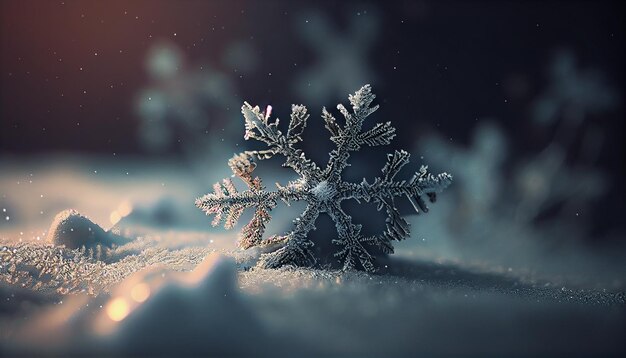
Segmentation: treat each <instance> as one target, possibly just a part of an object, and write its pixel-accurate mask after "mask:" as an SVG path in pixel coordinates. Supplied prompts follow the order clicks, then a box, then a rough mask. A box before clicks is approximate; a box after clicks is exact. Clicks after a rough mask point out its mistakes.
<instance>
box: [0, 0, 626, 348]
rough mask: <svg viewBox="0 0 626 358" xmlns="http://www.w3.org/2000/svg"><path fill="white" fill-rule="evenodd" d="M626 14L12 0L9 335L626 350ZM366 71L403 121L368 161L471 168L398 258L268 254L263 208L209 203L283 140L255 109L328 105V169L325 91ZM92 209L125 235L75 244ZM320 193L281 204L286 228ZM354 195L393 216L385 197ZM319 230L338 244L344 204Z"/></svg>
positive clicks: (616, 10) (328, 99)
mask: <svg viewBox="0 0 626 358" xmlns="http://www.w3.org/2000/svg"><path fill="white" fill-rule="evenodd" d="M623 10H624V9H623V6H621V4H620V3H619V2H605V1H600V2H588V1H584V2H551V1H547V2H522V1H515V2H495V1H485V2H481V1H463V2H452V1H445V2H434V1H433V2H430V1H423V2H422V1H389V2H368V1H362V2H361V1H358V2H357V1H340V2H330V1H329V2H325V1H313V2H307V1H304V2H295V1H293V2H292V1H286V0H285V1H165V0H143V1H132V2H126V1H70V0H65V1H62V0H54V1H43V0H42V1H34V0H23V1H9V0H2V1H0V210H1V212H0V245H1V254H2V256H1V258H0V328H1V330H2V333H1V334H0V353H2V352H3V351H4V352H5V353H8V354H9V355H15V354H20V353H22V354H23V353H26V354H28V353H33V352H57V353H59V354H64V353H68V352H71V353H82V354H97V353H102V352H104V353H113V354H128V353H143V354H150V353H153V354H154V353H155V352H157V353H164V354H170V353H171V354H175V353H176V354H178V353H180V354H185V353H187V354H194V353H195V354H199V353H217V354H222V355H223V354H238V353H243V354H250V353H267V354H270V355H271V354H276V355H281V354H284V355H287V356H290V355H291V356H292V355H293V354H295V353H294V352H309V353H310V354H340V355H345V354H349V353H359V354H363V355H365V354H372V355H377V354H383V353H389V352H395V353H396V354H414V353H416V352H424V353H430V354H435V355H438V354H443V355H445V354H461V355H462V354H472V353H476V352H487V353H490V354H504V353H507V352H508V353H510V352H516V353H521V354H522V355H523V354H525V353H529V354H539V355H550V354H571V353H580V354H583V355H585V354H593V353H604V354H617V353H619V352H620V351H621V350H623V349H624V347H623V342H622V343H620V337H623V336H624V334H625V333H626V332H625V331H624V329H625V328H624V327H626V325H625V324H624V319H623V317H624V293H623V292H624V287H625V285H626V263H625V262H626V225H625V221H624V210H625V209H626V207H625V199H626V194H625V189H624V182H625V180H626V178H625V164H626V160H625V155H626V154H625V152H626V151H625V148H624V146H625V144H624V81H625V73H624V63H625V58H624V49H625V43H626V41H625V39H624V25H625V16H624V11H623ZM364 84H371V86H372V88H373V92H374V93H375V94H376V95H377V99H376V101H375V103H377V104H379V105H380V106H381V108H380V110H379V111H378V112H376V113H375V114H374V115H373V116H372V117H371V118H372V121H376V122H385V121H392V123H393V125H394V126H395V127H396V129H397V137H396V138H395V140H394V141H393V143H392V144H391V146H388V147H375V148H369V149H364V150H362V151H360V152H359V153H356V154H355V155H354V156H353V157H352V158H351V164H352V166H351V167H350V168H348V170H347V171H346V173H345V176H344V177H345V178H346V179H348V180H351V181H358V182H360V181H361V179H362V178H363V177H366V178H368V179H369V178H373V177H375V176H377V175H379V172H380V168H382V166H383V165H384V162H385V154H386V153H388V152H391V151H392V150H394V149H405V150H407V151H408V152H410V153H411V164H410V168H409V169H406V171H403V173H404V174H400V175H404V176H405V177H406V176H410V173H411V171H415V170H417V169H418V168H419V166H420V165H421V164H425V165H428V166H429V168H430V169H432V170H433V171H435V172H440V171H447V172H450V173H451V174H452V175H453V176H454V183H453V185H452V186H451V187H450V188H449V189H448V190H447V191H446V192H444V193H443V194H442V195H441V196H440V197H439V198H438V201H437V203H434V204H432V205H431V211H430V212H429V213H427V214H423V215H419V216H414V215H413V214H412V211H411V209H410V205H408V204H407V203H403V204H402V205H400V211H401V213H402V214H403V215H407V218H408V221H409V222H410V223H411V225H412V236H411V237H410V238H409V239H408V240H406V241H403V242H400V243H397V244H396V253H395V254H394V255H392V256H391V258H385V257H381V258H380V262H381V264H380V268H381V270H380V271H379V273H377V274H374V275H368V274H364V273H342V272H339V271H336V270H335V269H334V266H329V267H330V269H328V270H320V267H317V268H316V269H314V270H296V269H294V268H288V269H281V270H255V269H254V268H253V267H254V262H255V260H256V256H258V253H256V252H243V251H240V250H239V249H237V247H236V236H237V231H238V229H240V228H241V226H242V225H243V223H242V224H240V225H238V226H237V227H236V229H235V230H233V231H226V230H224V229H221V228H212V227H211V226H210V221H211V218H207V217H206V216H205V215H204V214H203V213H202V212H201V211H200V210H198V209H197V208H195V206H194V200H195V198H196V197H199V196H201V195H204V194H205V193H207V192H209V191H211V186H212V184H213V183H214V182H216V181H218V180H221V179H222V178H226V177H229V176H230V175H231V172H230V169H229V168H228V165H227V161H228V159H229V158H230V157H231V156H232V155H233V154H235V153H238V152H241V151H244V150H251V149H260V148H262V146H261V145H260V143H254V142H250V141H245V140H244V138H243V134H244V121H243V117H242V115H241V111H240V108H241V105H242V104H243V102H244V101H248V102H249V103H251V104H253V105H257V104H258V105H259V106H260V107H261V108H265V107H266V106H267V105H271V106H272V107H273V112H272V113H273V116H277V117H279V118H281V119H282V122H281V125H284V126H285V128H286V124H285V123H286V122H287V120H288V118H289V113H290V109H291V104H292V103H296V104H304V105H306V106H307V107H308V109H309V111H310V113H311V118H310V119H309V124H308V126H307V128H306V130H305V133H304V142H303V143H302V148H303V149H304V150H305V152H306V153H307V155H308V156H309V158H311V159H313V160H315V161H317V162H318V163H320V164H323V163H326V161H327V160H328V153H329V151H330V150H332V148H333V146H332V142H331V141H330V140H329V139H328V138H329V134H328V132H327V131H326V129H325V128H324V126H323V121H322V119H321V118H320V114H321V109H322V107H323V106H325V107H326V108H328V109H329V110H333V111H335V106H336V104H337V103H344V104H346V103H347V96H348V94H350V93H354V92H355V91H356V90H357V89H359V88H360V87H361V86H362V85H364ZM255 173H258V175H259V176H261V177H262V178H263V180H264V181H265V184H266V185H267V186H268V187H270V188H271V187H273V186H274V184H273V183H274V182H279V183H281V184H285V183H286V182H287V181H288V180H292V179H294V178H295V176H294V173H293V172H291V171H290V170H288V169H285V168H281V167H280V162H278V161H274V160H270V161H267V162H261V163H260V164H259V166H258V169H257V171H256V172H255ZM403 178H404V177H403ZM70 208H71V209H75V210H77V211H78V212H79V213H81V214H82V215H85V216H86V217H88V218H89V219H91V220H92V221H93V222H94V223H95V224H97V225H99V226H100V227H102V228H103V229H104V230H106V231H107V235H110V239H111V240H114V243H113V244H110V243H109V244H110V245H108V246H106V247H104V246H102V245H96V246H94V247H91V248H89V247H86V248H85V249H83V250H80V249H77V250H71V248H67V247H65V248H63V247H58V246H55V245H53V243H52V242H51V241H50V238H49V232H48V231H49V228H50V225H51V224H52V221H53V219H54V217H55V215H56V214H58V213H59V212H60V211H62V210H64V209H70ZM303 208H304V206H302V205H294V206H292V207H291V208H285V207H281V205H280V204H279V208H278V209H277V210H275V211H274V212H273V220H272V222H271V224H270V225H269V227H268V233H270V234H273V233H280V232H282V231H284V230H287V229H289V227H290V225H291V220H293V219H294V218H295V217H296V216H297V215H298V213H296V211H298V210H302V209H303ZM344 209H345V210H346V211H349V212H350V214H352V216H353V219H354V221H355V222H356V223H362V224H364V230H369V231H371V232H377V231H379V230H380V229H381V228H382V227H384V216H382V214H380V213H378V212H377V211H376V208H375V206H374V205H371V204H370V205H364V203H363V205H359V204H358V203H345V205H344ZM248 218H249V216H248ZM245 219H246V217H244V219H243V220H242V221H245ZM317 226H318V229H317V230H316V231H314V232H313V233H312V235H313V241H314V242H316V243H317V244H318V247H319V250H330V249H331V247H330V246H331V245H329V244H328V242H330V239H331V238H333V237H334V236H333V235H335V228H334V225H333V223H332V222H331V221H330V219H328V218H325V217H321V218H320V219H319V221H318V225H317ZM212 253H213V256H210V257H209V258H208V259H206V257H208V256H209V255H210V254H212ZM216 255H221V256H216ZM324 267H327V266H324ZM190 271H192V272H190ZM226 292H227V293H228V294H226ZM222 293H223V294H222ZM124 297H126V298H124ZM129 297H130V298H129ZM127 301H128V302H127ZM480 322H486V323H484V324H479V323H480ZM383 326H387V327H393V329H392V328H390V329H389V332H382V333H381V332H379V331H378V329H377V327H378V328H380V327H383ZM51 332H54V333H55V334H54V335H52V334H51ZM172 337H174V338H172ZM286 338H288V339H289V342H288V343H287V342H284V340H285V339H286ZM381 341H382V342H384V343H380V342H381ZM242 342H246V343H245V344H242ZM277 342H283V344H278V343H277ZM375 342H378V343H376V344H374V343H375Z"/></svg>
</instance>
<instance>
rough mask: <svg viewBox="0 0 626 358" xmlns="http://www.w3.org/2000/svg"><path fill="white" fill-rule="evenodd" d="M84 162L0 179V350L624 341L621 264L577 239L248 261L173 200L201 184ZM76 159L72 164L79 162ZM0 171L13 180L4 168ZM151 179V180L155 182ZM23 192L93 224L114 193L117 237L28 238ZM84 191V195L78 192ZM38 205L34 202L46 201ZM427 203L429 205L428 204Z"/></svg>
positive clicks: (408, 350)
mask: <svg viewBox="0 0 626 358" xmlns="http://www.w3.org/2000/svg"><path fill="white" fill-rule="evenodd" d="M220 164H221V163H220ZM57 167H58V166H57ZM96 167H97V168H98V172H99V173H100V174H99V176H102V178H103V180H102V181H101V182H100V181H96V182H94V181H93V179H86V178H85V177H82V176H81V175H75V172H65V173H64V175H63V177H62V178H64V181H63V183H64V185H59V186H58V188H59V191H57V192H53V191H51V190H49V189H47V188H46V187H44V186H43V183H45V182H46V180H44V179H45V178H55V175H54V173H48V174H44V173H42V172H41V169H36V170H33V172H35V173H36V176H37V178H38V180H36V181H34V182H33V183H32V184H28V186H27V187H25V189H20V190H22V191H13V190H11V191H9V192H8V193H7V194H8V195H7V199H6V200H7V201H6V203H7V205H6V206H5V205H4V202H3V205H1V207H6V208H7V211H10V212H11V213H12V214H11V215H12V216H13V215H15V216H16V217H18V218H19V217H21V220H20V221H18V222H20V224H19V225H18V226H17V227H16V226H11V227H8V228H7V229H6V230H3V231H0V312H1V313H0V352H1V353H2V355H4V356H15V355H21V356H33V355H52V354H56V355H57V356H72V355H73V356H86V355H87V356H93V355H104V356H119V355H126V356H130V355H133V356H137V355H139V356H155V355H165V356H172V355H182V356H207V355H218V356H225V355H243V356H251V355H252V356H272V357H280V356H287V357H293V356H294V355H296V356H329V355H330V356H345V355H356V356H418V355H421V356H446V355H447V356H450V355H452V356H459V355H463V356H467V355H473V356H486V355H489V356H510V355H511V354H512V353H514V354H515V355H518V356H571V355H577V356H580V355H593V356H607V355H619V354H620V353H623V352H624V347H623V337H624V336H625V335H626V324H624V323H625V318H624V317H625V316H626V315H624V308H625V307H626V298H625V296H624V281H623V279H622V280H621V281H620V280H617V281H616V280H614V279H613V278H612V277H617V278H619V277H620V276H621V277H622V278H623V275H621V274H620V271H619V270H620V266H613V265H609V263H610V262H609V261H606V260H605V261H604V263H605V264H606V266H598V267H596V268H595V269H592V268H590V267H589V266H590V265H592V264H593V263H594V262H599V261H598V260H597V259H593V260H592V259H591V258H592V257H593V256H592V254H591V253H590V252H589V251H588V250H587V251H580V252H578V253H577V255H576V256H571V257H572V258H573V257H576V260H573V259H572V260H569V259H568V260H564V259H565V258H566V257H565V256H566V253H565V252H564V251H560V252H559V254H558V255H555V254H554V253H553V252H552V253H550V252H547V253H546V254H545V255H541V256H539V255H535V256H533V257H534V258H535V260H531V258H532V257H528V256H523V258H526V259H527V260H526V261H525V262H522V261H521V259H520V261H518V262H515V265H513V264H512V263H510V262H509V265H508V266H504V265H503V263H499V264H494V261H493V260H489V258H488V257H483V258H482V260H477V259H476V260H473V261H469V260H462V259H460V258H458V257H454V256H448V257H445V256H438V255H439V254H441V253H445V251H435V250H429V249H431V248H430V246H428V245H430V243H432V245H435V244H438V245H445V244H446V243H445V242H442V240H443V239H440V238H438V237H436V236H433V235H429V236H426V237H427V238H428V240H427V241H426V242H422V241H421V240H416V238H414V237H412V238H410V240H406V243H407V244H409V245H410V246H409V247H405V246H402V245H400V246H399V247H398V248H397V253H396V255H394V256H393V257H392V258H390V259H382V258H378V259H377V260H381V262H380V264H379V266H380V267H381V270H380V271H379V272H377V273H375V274H368V273H364V272H341V271H335V270H322V269H319V268H317V269H296V268H293V267H285V268H282V269H278V270H273V269H272V270H270V269H259V268H255V264H256V262H257V260H258V258H259V255H260V252H256V251H250V250H248V251H242V250H238V249H236V246H235V245H236V240H237V238H236V233H234V232H224V231H220V230H211V229H209V228H208V227H209V222H207V218H206V217H204V216H202V215H200V219H199V221H198V223H200V224H202V226H200V225H197V226H196V225H194V224H193V223H195V222H196V221H194V220H195V219H192V218H193V215H194V214H197V213H196V211H197V210H196V209H195V207H194V206H193V205H192V204H191V203H188V204H189V205H187V206H185V205H184V202H180V201H179V199H180V198H193V197H194V193H199V192H201V190H203V186H204V185H206V183H200V184H198V185H194V184H193V183H190V182H186V181H184V180H182V179H181V178H179V177H176V176H175V175H176V174H175V173H177V172H180V170H178V169H176V167H167V168H164V167H161V168H160V170H161V171H162V172H161V173H160V174H159V175H155V173H156V172H155V171H154V170H153V168H151V167H150V166H149V165H146V166H145V167H143V168H141V169H139V166H137V168H138V170H137V172H138V174H137V175H138V176H139V178H140V180H137V181H132V182H123V181H121V180H120V179H119V178H118V177H112V176H111V174H108V173H113V172H115V173H118V174H117V175H119V176H122V177H123V176H125V175H124V174H123V173H124V172H122V171H119V170H118V171H114V170H112V168H111V167H107V166H106V165H104V164H102V165H100V164H99V163H91V164H90V165H87V166H85V167H84V170H83V172H86V173H91V172H92V171H93V168H96ZM81 168H82V167H77V168H76V169H74V170H76V171H77V172H79V173H80V172H81ZM23 171H24V172H31V170H30V169H28V170H26V168H25V169H24V170H23ZM140 173H142V174H140ZM222 175H223V173H220V172H217V173H215V176H222ZM0 179H2V180H6V182H10V183H16V182H17V180H19V178H16V177H9V176H8V174H6V173H1V174H0ZM164 180H166V181H167V182H168V186H169V188H168V192H167V193H163V192H161V185H160V183H161V182H163V181H164ZM53 182H54V181H53ZM169 183H172V184H171V186H170V184H169ZM54 185H55V186H56V185H57V184H56V182H54ZM22 186H23V185H19V186H16V187H22ZM7 187H8V186H7ZM10 188H13V187H10ZM26 188H28V189H26ZM148 189H150V190H148ZM61 190H68V192H61ZM142 190H145V191H142ZM29 192H32V193H33V195H35V194H36V198H35V199H33V200H37V199H40V198H39V195H40V193H45V197H46V200H50V202H49V203H52V201H58V202H59V203H62V204H63V205H64V206H65V207H78V208H79V210H80V212H81V213H83V214H86V215H89V216H90V217H93V218H96V219H95V220H94V221H84V220H83V219H78V218H79V217H80V216H81V215H80V214H73V215H67V216H68V217H71V218H73V220H77V221H78V222H79V223H82V224H83V225H86V224H88V223H92V224H94V225H95V223H105V222H106V220H107V219H108V217H109V214H110V213H111V212H112V211H114V210H118V209H120V203H123V202H124V201H125V200H130V203H131V204H132V207H133V209H132V212H131V213H130V214H129V215H128V216H126V217H124V218H122V219H121V220H120V221H119V222H118V223H117V224H116V225H115V226H114V227H113V228H112V229H109V231H105V230H104V229H102V230H103V232H105V233H106V232H110V233H115V234H116V235H119V236H120V237H123V238H125V239H124V240H122V241H120V242H117V243H115V244H114V245H111V246H110V247H109V246H106V245H97V246H96V247H101V249H100V253H99V254H98V252H97V249H94V250H93V251H92V252H91V253H90V252H89V250H88V249H85V250H83V249H70V248H69V247H61V246H55V245H54V243H53V242H48V241H45V240H41V241H37V240H35V239H34V238H35V237H36V236H45V234H44V235H42V232H43V231H44V230H46V229H47V228H48V226H49V225H50V223H51V222H52V221H53V217H51V216H47V215H48V214H46V215H44V216H43V218H42V219H39V220H42V221H41V223H40V222H38V221H31V220H30V219H25V216H24V215H25V214H27V213H28V212H29V210H30V209H31V208H33V207H32V206H31V205H33V202H34V201H33V200H30V199H29V197H28V195H29ZM89 193H98V195H97V196H92V197H91V199H90V200H87V198H88V197H89V195H87V194H89ZM103 193H106V195H104V194H103ZM123 193H134V194H135V195H136V196H134V197H132V196H128V195H123ZM138 194H141V195H138ZM171 194H175V195H172V196H171V197H168V196H167V195H171ZM23 198H26V200H21V199H23ZM62 198H71V199H72V200H74V201H73V202H71V201H68V200H65V201H63V200H61V199H62ZM9 203H10V204H11V205H9ZM167 203H169V204H167ZM437 204H443V203H440V202H438V203H437ZM48 205H49V206H46V207H45V208H46V213H48V212H50V213H51V214H54V213H55V212H57V211H58V210H60V209H59V208H57V207H55V206H54V205H52V204H48ZM169 205H172V206H175V210H174V212H175V213H177V214H178V215H177V216H176V218H175V219H172V221H170V222H169V224H168V225H164V224H163V223H159V221H158V220H153V219H151V217H153V216H152V215H151V213H152V212H153V210H157V209H158V208H159V207H167V206H169ZM440 206H441V205H433V208H432V210H431V212H430V213H429V214H428V215H431V214H433V211H436V210H437V208H439V207H440ZM157 211H158V210H157ZM291 211H293V208H290V209H289V210H286V213H285V214H284V215H283V214H280V215H279V214H278V212H277V213H276V215H275V217H276V219H277V221H282V222H284V223H289V219H290V218H289V217H288V216H289V214H291V215H292V216H293V215H296V213H291ZM36 212H37V213H38V212H39V210H37V211H36ZM13 213H15V214H13ZM66 214H67V213H66ZM37 217H39V215H37ZM46 220H47V221H46ZM85 220H88V219H86V218H85ZM11 221H13V218H12V219H11ZM94 222H95V223H94ZM26 223H29V224H30V223H32V225H30V226H29V225H27V224H26ZM176 223H178V224H176ZM14 225H15V224H14ZM103 226H104V225H103ZM86 227H91V226H89V225H86ZM16 228H17V231H15V230H14V229H16ZM92 229H93V228H92ZM276 229H277V230H283V229H284V228H283V227H277V228H276ZM20 232H23V234H24V235H20ZM69 232H70V233H72V231H71V230H70V231H69ZM66 233H67V231H66ZM46 234H47V233H46ZM29 236H32V237H33V238H32V239H29ZM418 238H421V237H418ZM19 239H23V240H24V241H23V242H19ZM78 242H83V241H80V240H79V241H78ZM529 245H530V243H529ZM410 252H414V253H415V255H411V254H409V253H410ZM432 252H436V253H437V252H438V255H431V253H432ZM485 252H486V253H487V254H491V253H492V251H485ZM494 252H495V251H494ZM567 255H569V254H567ZM574 262H576V263H577V265H576V267H575V268H574V267H571V266H572V263H574ZM622 262H623V261H622ZM522 263H525V265H522ZM559 263H560V264H559ZM564 263H569V264H568V265H565V264H564ZM622 266H623V265H622ZM520 267H522V268H520ZM509 268H512V269H509ZM224 295H226V296H224ZM112 318H115V319H116V320H113V319H112Z"/></svg>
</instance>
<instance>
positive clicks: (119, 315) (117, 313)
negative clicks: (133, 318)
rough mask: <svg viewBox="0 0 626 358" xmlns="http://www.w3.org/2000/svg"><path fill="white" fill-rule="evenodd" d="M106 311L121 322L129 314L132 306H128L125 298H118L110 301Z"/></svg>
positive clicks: (113, 318) (114, 319) (116, 320)
mask: <svg viewBox="0 0 626 358" xmlns="http://www.w3.org/2000/svg"><path fill="white" fill-rule="evenodd" d="M106 312H107V315H108V316H109V318H110V319H112V320H113V321H115V322H119V321H121V320H123V319H124V318H126V316H128V313H129V312H130V308H129V307H128V303H127V302H126V300H125V299H123V298H116V299H114V300H113V301H111V302H109V304H108V305H107V307H106Z"/></svg>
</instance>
